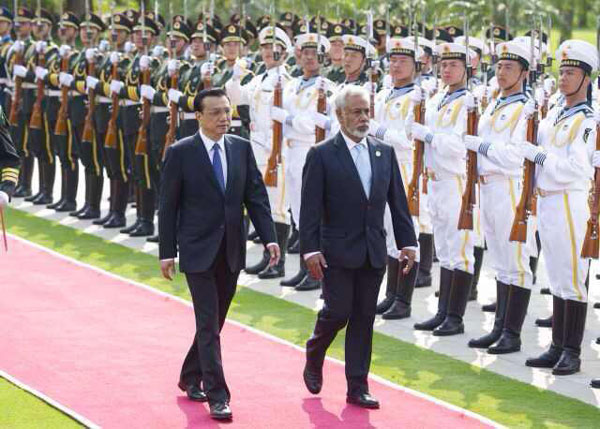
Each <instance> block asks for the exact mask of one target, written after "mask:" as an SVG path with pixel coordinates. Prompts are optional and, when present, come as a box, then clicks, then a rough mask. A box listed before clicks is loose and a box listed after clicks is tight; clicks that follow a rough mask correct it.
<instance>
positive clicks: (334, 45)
mask: <svg viewBox="0 0 600 429" xmlns="http://www.w3.org/2000/svg"><path fill="white" fill-rule="evenodd" d="M349 33H350V32H349V30H348V29H347V28H346V27H345V26H343V25H342V24H332V25H330V26H329V27H327V39H328V40H329V44H330V45H331V48H330V49H329V60H330V61H331V63H330V64H329V66H327V68H326V69H325V70H324V71H323V76H325V77H326V78H327V79H329V80H331V81H332V82H334V83H336V84H341V83H344V81H345V80H346V74H345V73H344V42H343V41H342V37H343V36H344V35H346V34H349Z"/></svg>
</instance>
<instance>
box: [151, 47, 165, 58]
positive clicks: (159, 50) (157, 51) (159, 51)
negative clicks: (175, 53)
mask: <svg viewBox="0 0 600 429" xmlns="http://www.w3.org/2000/svg"><path fill="white" fill-rule="evenodd" d="M164 54H165V47H164V46H162V45H156V46H155V47H154V49H152V56H153V57H162V56H163V55H164Z"/></svg>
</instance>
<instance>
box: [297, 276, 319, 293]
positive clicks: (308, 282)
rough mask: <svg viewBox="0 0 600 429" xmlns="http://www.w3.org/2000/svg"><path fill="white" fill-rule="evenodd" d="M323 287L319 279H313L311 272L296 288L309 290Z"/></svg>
mask: <svg viewBox="0 0 600 429" xmlns="http://www.w3.org/2000/svg"><path fill="white" fill-rule="evenodd" d="M320 288H321V282H320V281H319V280H315V279H313V278H312V277H311V276H310V274H308V275H307V276H306V277H304V280H302V281H301V282H300V284H299V285H298V286H296V287H295V288H294V289H295V290H297V291H298V292H306V291H309V290H317V289H320Z"/></svg>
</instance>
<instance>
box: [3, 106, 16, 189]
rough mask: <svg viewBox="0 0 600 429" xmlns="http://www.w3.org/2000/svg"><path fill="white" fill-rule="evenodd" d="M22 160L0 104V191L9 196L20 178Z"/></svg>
mask: <svg viewBox="0 0 600 429" xmlns="http://www.w3.org/2000/svg"><path fill="white" fill-rule="evenodd" d="M20 163H21V160H20V158H19V155H18V154H17V151H16V149H15V147H14V146H13V143H12V138H11V136H10V126H9V124H8V119H6V115H5V114H4V109H2V107H1V106H0V191H2V192H5V193H6V194H8V196H9V198H10V197H11V196H12V195H13V192H14V190H15V188H16V186H17V181H18V180H19V164H20Z"/></svg>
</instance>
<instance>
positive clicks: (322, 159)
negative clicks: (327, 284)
mask: <svg viewBox="0 0 600 429" xmlns="http://www.w3.org/2000/svg"><path fill="white" fill-rule="evenodd" d="M367 144H368V146H369V155H370V159H371V170H372V184H371V192H370V198H368V199H367V196H366V194H365V192H364V189H363V186H362V183H361V181H360V176H359V175H358V170H357V169H356V166H355V165H354V161H353V160H352V156H351V155H350V151H349V150H348V147H347V146H346V142H345V140H344V137H343V136H342V134H341V133H338V134H337V135H335V136H334V137H332V138H330V139H328V140H326V141H324V142H322V143H320V144H318V145H316V146H314V147H313V148H311V150H310V151H309V152H308V156H307V157H306V163H305V164H304V170H303V173H302V204H301V208H300V228H299V230H300V253H301V254H302V255H304V254H306V253H309V252H316V251H321V252H323V254H324V256H325V259H326V260H327V263H328V265H330V266H337V267H342V268H359V267H362V266H363V265H364V264H365V262H366V261H367V258H369V259H368V260H369V261H370V263H371V265H372V266H373V267H375V268H380V267H383V266H385V264H386V260H387V250H386V243H385V230H384V228H383V214H384V210H385V204H386V202H387V203H388V204H389V206H390V210H391V213H392V220H393V224H394V233H395V237H396V243H397V245H398V248H400V249H401V248H403V247H406V246H416V245H417V239H416V237H415V232H414V229H413V224H412V219H411V217H410V214H409V212H408V204H407V201H406V195H405V193H404V186H403V185H402V178H401V176H400V169H399V168H398V162H397V160H396V155H395V153H394V149H393V148H392V147H391V146H388V145H386V144H384V143H382V142H380V141H378V140H376V139H373V138H370V137H368V138H367Z"/></svg>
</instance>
